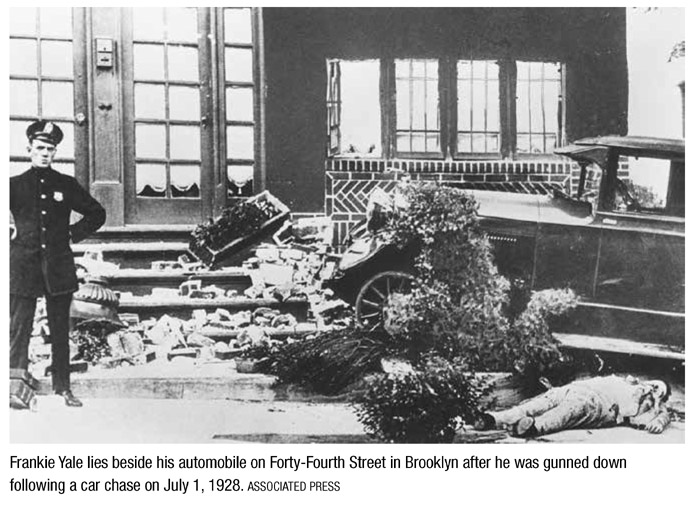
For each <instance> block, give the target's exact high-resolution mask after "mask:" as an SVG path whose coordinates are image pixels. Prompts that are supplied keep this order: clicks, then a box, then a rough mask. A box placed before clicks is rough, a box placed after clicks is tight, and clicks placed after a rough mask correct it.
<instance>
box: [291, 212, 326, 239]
mask: <svg viewBox="0 0 694 514" xmlns="http://www.w3.org/2000/svg"><path fill="white" fill-rule="evenodd" d="M292 234H293V235H294V237H295V238H296V239H298V240H300V241H316V240H318V241H321V242H325V243H328V244H329V243H330V242H331V241H332V236H333V224H332V221H331V220H330V218H328V217H327V216H321V217H316V218H301V219H298V220H296V221H295V222H294V224H293V226H292Z"/></svg>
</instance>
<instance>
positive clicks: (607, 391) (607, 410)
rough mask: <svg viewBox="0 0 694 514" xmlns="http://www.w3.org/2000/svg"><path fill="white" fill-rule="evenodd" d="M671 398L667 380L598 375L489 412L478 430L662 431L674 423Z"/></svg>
mask: <svg viewBox="0 0 694 514" xmlns="http://www.w3.org/2000/svg"><path fill="white" fill-rule="evenodd" d="M669 397H670V386H669V384H667V383H666V382H664V381H662V380H650V381H640V380H638V379H636V378H634V377H631V376H628V377H621V376H617V375H611V376H606V377H595V378H589V379H584V380H577V381H575V382H572V383H570V384H567V385H565V386H562V387H554V388H551V389H549V390H548V391H546V392H545V393H543V394H541V395H539V396H536V397H534V398H531V399H529V400H526V401H524V402H523V403H521V404H519V405H518V406H516V407H512V408H510V409H507V410H502V411H497V412H485V413H484V414H482V416H481V418H480V419H479V420H478V421H477V423H476V424H475V428H477V429H478V430H492V429H502V430H508V431H510V432H511V433H512V434H513V435H516V436H519V437H535V436H538V435H542V434H550V433H553V432H560V431H562V430H571V429H579V428H583V429H587V428H604V427H614V426H619V425H626V426H632V427H634V428H638V429H643V430H647V431H648V432H650V433H653V434H659V433H661V432H662V431H663V430H664V429H665V428H666V427H667V426H668V425H669V424H670V414H669V412H668V410H667V407H666V403H667V400H668V398H669Z"/></svg>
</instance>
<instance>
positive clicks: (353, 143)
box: [340, 60, 381, 157]
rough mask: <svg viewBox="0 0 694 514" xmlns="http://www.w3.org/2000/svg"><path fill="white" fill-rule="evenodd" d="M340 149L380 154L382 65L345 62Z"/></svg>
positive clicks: (342, 77) (342, 65) (361, 153)
mask: <svg viewBox="0 0 694 514" xmlns="http://www.w3.org/2000/svg"><path fill="white" fill-rule="evenodd" d="M341 70H342V73H341V81H342V84H341V91H342V120H341V125H340V128H341V130H342V147H341V148H340V151H341V152H343V153H344V152H349V153H355V154H360V155H369V156H372V157H375V156H380V154H381V108H380V93H379V91H380V89H379V84H380V64H379V62H378V61H375V60H369V61H342V62H341Z"/></svg>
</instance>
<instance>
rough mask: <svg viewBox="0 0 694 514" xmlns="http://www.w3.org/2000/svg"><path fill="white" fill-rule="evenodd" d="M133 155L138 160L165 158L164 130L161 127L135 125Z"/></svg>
mask: <svg viewBox="0 0 694 514" xmlns="http://www.w3.org/2000/svg"><path fill="white" fill-rule="evenodd" d="M135 155H136V156H137V157H140V158H154V159H164V158H166V128H165V127H164V126H163V125H143V124H137V125H135Z"/></svg>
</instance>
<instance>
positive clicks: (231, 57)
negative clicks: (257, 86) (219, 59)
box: [224, 48, 253, 82]
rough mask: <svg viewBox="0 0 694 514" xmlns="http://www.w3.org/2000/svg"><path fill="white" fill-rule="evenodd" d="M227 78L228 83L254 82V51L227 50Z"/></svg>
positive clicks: (243, 49)
mask: <svg viewBox="0 0 694 514" xmlns="http://www.w3.org/2000/svg"><path fill="white" fill-rule="evenodd" d="M224 54H225V56H226V58H225V63H224V65H225V76H226V80H227V81H228V82H253V50H251V49H250V48H226V49H225V51H224Z"/></svg>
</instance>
